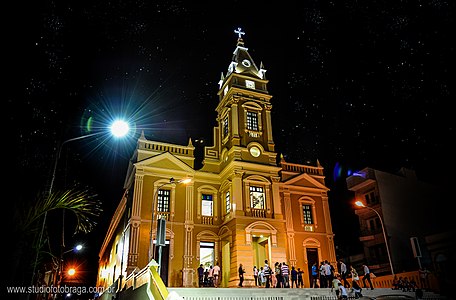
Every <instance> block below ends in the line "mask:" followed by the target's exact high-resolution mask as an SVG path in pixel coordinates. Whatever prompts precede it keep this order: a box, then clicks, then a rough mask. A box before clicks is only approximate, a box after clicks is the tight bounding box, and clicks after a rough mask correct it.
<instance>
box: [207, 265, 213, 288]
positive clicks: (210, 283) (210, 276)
mask: <svg viewBox="0 0 456 300" xmlns="http://www.w3.org/2000/svg"><path fill="white" fill-rule="evenodd" d="M207 286H211V287H212V286H214V267H212V266H210V267H209V273H208V275H207Z"/></svg>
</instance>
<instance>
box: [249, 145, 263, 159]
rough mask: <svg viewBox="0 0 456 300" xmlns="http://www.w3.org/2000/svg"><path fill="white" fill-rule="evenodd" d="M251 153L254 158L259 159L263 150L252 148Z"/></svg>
mask: <svg viewBox="0 0 456 300" xmlns="http://www.w3.org/2000/svg"><path fill="white" fill-rule="evenodd" d="M249 151H250V154H251V155H252V156H253V157H258V156H260V154H261V150H260V149H259V148H258V147H257V146H253V147H251V148H250V150H249Z"/></svg>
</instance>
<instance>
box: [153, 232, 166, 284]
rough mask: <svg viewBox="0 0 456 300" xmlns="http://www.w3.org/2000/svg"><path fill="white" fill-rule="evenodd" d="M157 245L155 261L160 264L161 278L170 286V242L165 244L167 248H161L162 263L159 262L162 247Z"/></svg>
mask: <svg viewBox="0 0 456 300" xmlns="http://www.w3.org/2000/svg"><path fill="white" fill-rule="evenodd" d="M154 244H155V254H154V255H155V256H154V257H155V260H156V261H157V262H158V263H159V264H160V277H161V279H162V280H163V283H164V284H165V285H166V286H168V265H169V240H167V241H166V242H165V246H161V262H160V261H158V260H159V251H160V246H157V245H156V240H155V241H154Z"/></svg>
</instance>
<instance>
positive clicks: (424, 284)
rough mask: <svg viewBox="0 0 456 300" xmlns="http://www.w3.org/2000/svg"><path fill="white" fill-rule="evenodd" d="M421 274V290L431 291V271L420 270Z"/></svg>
mask: <svg viewBox="0 0 456 300" xmlns="http://www.w3.org/2000/svg"><path fill="white" fill-rule="evenodd" d="M418 272H419V274H420V288H421V289H423V290H428V289H429V271H428V269H426V267H424V268H420V269H419V270H418Z"/></svg>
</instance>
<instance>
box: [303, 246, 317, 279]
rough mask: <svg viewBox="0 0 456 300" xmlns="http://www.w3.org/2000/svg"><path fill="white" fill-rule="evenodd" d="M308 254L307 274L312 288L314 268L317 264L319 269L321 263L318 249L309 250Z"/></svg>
mask: <svg viewBox="0 0 456 300" xmlns="http://www.w3.org/2000/svg"><path fill="white" fill-rule="evenodd" d="M306 254H307V262H308V264H307V267H308V270H307V274H309V284H310V287H312V266H313V264H314V263H316V264H317V269H318V267H319V266H320V263H319V261H318V249H317V248H307V249H306Z"/></svg>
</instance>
